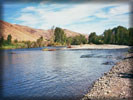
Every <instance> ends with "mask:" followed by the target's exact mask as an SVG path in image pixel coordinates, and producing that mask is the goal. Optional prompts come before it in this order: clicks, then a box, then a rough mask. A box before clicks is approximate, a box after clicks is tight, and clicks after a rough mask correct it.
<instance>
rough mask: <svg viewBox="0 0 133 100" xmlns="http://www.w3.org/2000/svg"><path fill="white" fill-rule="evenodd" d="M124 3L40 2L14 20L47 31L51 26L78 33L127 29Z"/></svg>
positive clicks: (127, 17)
mask: <svg viewBox="0 0 133 100" xmlns="http://www.w3.org/2000/svg"><path fill="white" fill-rule="evenodd" d="M129 12H130V11H129V5H128V4H107V3H106V4H100V3H97V4H94V3H83V4H58V3H53V4H52V3H48V2H41V3H40V4H39V5H37V6H28V7H25V8H23V9H21V11H20V13H21V14H20V16H18V17H17V18H15V20H17V21H20V22H21V24H23V25H28V26H32V27H34V28H40V29H50V28H51V27H52V26H53V25H54V26H58V27H62V28H67V29H71V30H73V31H76V32H80V33H88V34H89V33H90V32H94V31H95V32H97V34H102V32H103V31H104V30H105V29H107V28H112V27H114V26H117V25H123V26H125V27H129V25H128V23H129V14H128V13H129Z"/></svg>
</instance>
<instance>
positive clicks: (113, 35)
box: [88, 26, 133, 46]
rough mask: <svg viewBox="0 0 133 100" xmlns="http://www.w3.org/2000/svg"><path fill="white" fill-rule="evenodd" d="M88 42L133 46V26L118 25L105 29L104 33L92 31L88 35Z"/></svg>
mask: <svg viewBox="0 0 133 100" xmlns="http://www.w3.org/2000/svg"><path fill="white" fill-rule="evenodd" d="M88 43H93V44H118V45H130V46H133V28H128V29H127V28H125V27H123V26H118V27H115V28H113V29H108V30H105V31H104V33H103V34H102V35H96V33H95V32H92V33H91V34H90V35H89V37H88Z"/></svg>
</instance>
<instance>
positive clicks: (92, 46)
mask: <svg viewBox="0 0 133 100" xmlns="http://www.w3.org/2000/svg"><path fill="white" fill-rule="evenodd" d="M124 48H130V46H125V45H106V44H104V45H94V44H92V45H90V44H85V45H72V46H71V48H64V49H124Z"/></svg>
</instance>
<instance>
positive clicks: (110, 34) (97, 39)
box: [0, 26, 133, 48]
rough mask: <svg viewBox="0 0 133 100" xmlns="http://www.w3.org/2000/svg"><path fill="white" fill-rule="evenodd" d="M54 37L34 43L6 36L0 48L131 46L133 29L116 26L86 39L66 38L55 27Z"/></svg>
mask: <svg viewBox="0 0 133 100" xmlns="http://www.w3.org/2000/svg"><path fill="white" fill-rule="evenodd" d="M53 32H54V33H53V34H54V36H53V37H52V38H53V39H52V40H50V41H45V40H44V38H43V37H42V36H40V38H38V39H37V40H36V41H34V42H31V41H18V40H17V39H16V40H14V41H12V36H11V35H8V37H7V39H4V37H3V36H2V37H1V38H0V47H2V46H6V45H17V46H19V47H20V48H33V47H43V46H57V45H67V46H70V45H80V44H118V45H130V46H133V28H128V29H127V28H125V27H123V26H118V27H115V28H113V29H108V30H105V31H104V32H103V34H102V35H97V34H96V32H92V33H90V35H89V36H88V39H87V38H86V37H85V35H82V34H80V35H76V36H74V37H67V36H66V34H65V32H64V30H63V29H61V28H59V27H56V28H55V29H53Z"/></svg>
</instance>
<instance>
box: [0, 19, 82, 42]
mask: <svg viewBox="0 0 133 100" xmlns="http://www.w3.org/2000/svg"><path fill="white" fill-rule="evenodd" d="M0 30H1V32H0V36H4V38H5V39H6V38H7V36H8V35H9V34H11V35H12V40H15V39H17V40H18V41H28V40H29V41H36V40H37V39H38V38H40V36H43V37H44V39H46V40H50V39H51V38H52V36H53V32H52V31H51V30H50V29H49V30H42V29H34V28H30V27H27V26H22V25H17V24H11V23H8V22H5V21H2V20H0ZM64 32H65V33H66V36H67V37H70V36H76V35H79V34H80V33H77V32H73V31H70V30H67V29H64Z"/></svg>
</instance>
